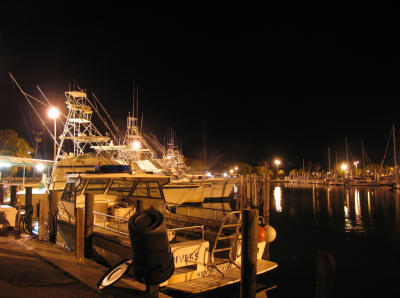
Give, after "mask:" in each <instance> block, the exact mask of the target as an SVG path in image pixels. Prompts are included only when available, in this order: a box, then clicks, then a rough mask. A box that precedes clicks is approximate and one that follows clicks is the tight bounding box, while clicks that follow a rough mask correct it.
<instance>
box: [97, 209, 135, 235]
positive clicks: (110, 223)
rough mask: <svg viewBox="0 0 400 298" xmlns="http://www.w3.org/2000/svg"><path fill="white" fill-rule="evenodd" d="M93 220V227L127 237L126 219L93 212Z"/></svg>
mask: <svg viewBox="0 0 400 298" xmlns="http://www.w3.org/2000/svg"><path fill="white" fill-rule="evenodd" d="M93 214H94V216H95V220H94V223H93V225H94V226H96V227H99V228H103V229H105V230H109V231H112V232H116V233H119V234H122V235H126V236H129V231H128V219H126V218H122V217H118V216H114V215H109V214H104V213H101V212H97V211H93Z"/></svg>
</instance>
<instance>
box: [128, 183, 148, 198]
mask: <svg viewBox="0 0 400 298" xmlns="http://www.w3.org/2000/svg"><path fill="white" fill-rule="evenodd" d="M132 197H148V195H147V185H146V182H138V184H137V185H136V187H135V190H134V191H133V193H132Z"/></svg>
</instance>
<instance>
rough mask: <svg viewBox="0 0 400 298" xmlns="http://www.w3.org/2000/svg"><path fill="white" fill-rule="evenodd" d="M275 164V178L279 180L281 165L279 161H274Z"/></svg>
mask: <svg viewBox="0 0 400 298" xmlns="http://www.w3.org/2000/svg"><path fill="white" fill-rule="evenodd" d="M275 164H276V178H277V179H279V165H280V164H281V161H280V160H279V159H275Z"/></svg>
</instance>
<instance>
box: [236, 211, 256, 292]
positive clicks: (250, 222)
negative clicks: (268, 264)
mask: <svg viewBox="0 0 400 298" xmlns="http://www.w3.org/2000/svg"><path fill="white" fill-rule="evenodd" d="M257 226H258V210H257V209H244V210H243V211H242V271H241V282H240V297H241V298H252V297H256V281H257V235H258V234H257Z"/></svg>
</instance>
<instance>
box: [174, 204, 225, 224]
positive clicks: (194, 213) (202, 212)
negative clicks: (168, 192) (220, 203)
mask: <svg viewBox="0 0 400 298" xmlns="http://www.w3.org/2000/svg"><path fill="white" fill-rule="evenodd" d="M166 205H167V209H168V210H169V211H170V212H172V213H176V214H179V215H185V216H191V217H198V218H204V219H211V220H215V221H220V220H221V218H223V217H224V216H226V215H227V214H229V213H230V212H232V210H225V209H216V208H207V207H200V206H189V205H179V204H173V203H166Z"/></svg>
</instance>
